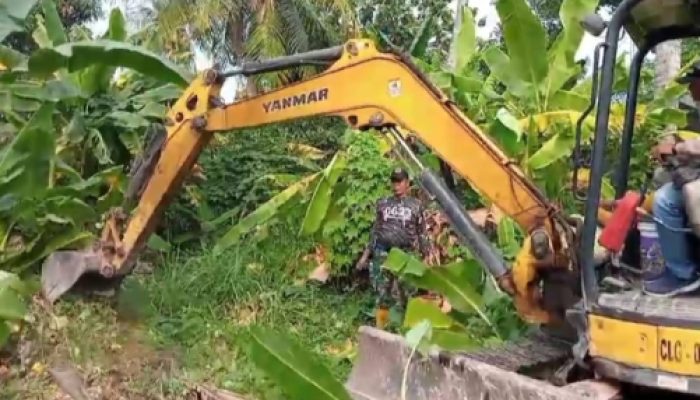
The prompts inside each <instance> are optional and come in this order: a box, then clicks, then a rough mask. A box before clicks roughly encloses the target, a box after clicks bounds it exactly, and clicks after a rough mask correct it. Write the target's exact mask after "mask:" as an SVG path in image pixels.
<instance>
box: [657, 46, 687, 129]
mask: <svg viewBox="0 0 700 400" xmlns="http://www.w3.org/2000/svg"><path fill="white" fill-rule="evenodd" d="M680 69H681V41H680V40H672V41H667V42H664V43H661V44H659V45H658V46H656V61H655V64H654V90H655V92H656V93H657V94H660V93H661V92H662V91H663V90H664V88H665V87H666V85H668V84H669V83H670V82H671V81H672V80H673V78H674V77H675V76H676V75H677V74H678V72H679V71H680ZM666 107H678V100H677V99H674V100H672V101H670V102H669V103H668V104H666ZM677 128H678V127H676V126H674V125H670V124H669V125H668V126H666V129H665V130H664V135H668V134H672V133H673V132H674V131H675V130H676V129H677Z"/></svg>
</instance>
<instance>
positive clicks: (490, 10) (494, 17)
mask: <svg viewBox="0 0 700 400" xmlns="http://www.w3.org/2000/svg"><path fill="white" fill-rule="evenodd" d="M465 2H466V3H468V4H469V5H470V6H471V7H477V9H478V12H477V15H476V16H475V17H476V20H477V21H478V20H480V19H481V18H484V17H485V21H486V23H485V25H484V26H483V27H478V26H477V36H479V37H481V38H488V36H489V35H490V33H491V32H492V31H493V29H494V28H495V27H496V25H497V23H498V13H497V12H496V7H495V6H494V5H493V4H492V2H493V0H466V1H465ZM103 4H105V7H104V8H105V10H108V9H111V8H112V7H114V6H115V5H116V6H119V7H121V8H122V10H123V3H122V1H121V0H103ZM451 6H452V9H453V11H454V10H455V9H456V7H457V4H456V1H455V0H452V4H451ZM105 14H107V15H108V14H109V13H105ZM601 16H602V17H603V18H604V19H606V20H607V19H609V17H610V15H609V14H607V13H605V12H601ZM88 26H89V27H90V28H91V29H92V30H93V31H94V32H95V33H97V34H101V33H102V32H104V31H105V30H106V29H107V18H106V17H104V18H101V19H99V20H97V21H94V22H93V23H91V24H89V25H88ZM604 39H605V32H603V34H601V35H600V36H599V37H594V36H592V35H590V34H588V33H585V35H584V38H583V40H582V42H581V46H580V47H579V49H578V51H577V53H576V58H577V59H587V60H589V61H590V60H591V58H592V57H593V51H594V49H595V46H596V44H598V43H600V42H602V41H603V40H604ZM633 53H634V45H633V44H632V41H631V40H630V39H629V37H628V36H625V37H624V38H623V39H622V40H621V41H620V44H619V46H618V54H628V58H627V59H628V61H629V58H630V57H631V56H629V55H630V54H633ZM195 65H196V68H197V70H198V71H201V70H204V69H206V68H208V67H210V66H211V65H212V61H211V59H209V58H208V57H207V56H206V55H205V54H203V53H202V52H201V51H197V50H195ZM590 65H591V63H590V62H589V63H587V66H588V70H587V72H588V73H590V72H591V69H590ZM230 81H233V80H230ZM231 83H233V82H231ZM222 91H223V93H222V94H223V97H224V98H225V99H226V100H231V98H232V95H233V91H234V87H233V86H232V85H224V87H223V88H222Z"/></svg>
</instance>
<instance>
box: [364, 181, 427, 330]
mask: <svg viewBox="0 0 700 400" xmlns="http://www.w3.org/2000/svg"><path fill="white" fill-rule="evenodd" d="M391 185H392V190H393V192H394V195H393V196H390V197H385V198H382V199H380V200H379V201H378V202H377V209H376V210H377V211H376V212H377V214H376V217H375V221H374V226H373V227H372V232H371V235H370V242H369V244H368V246H367V248H366V249H365V251H364V253H363V254H362V257H361V258H360V261H359V262H358V263H357V268H358V269H364V268H366V267H367V262H368V261H369V260H370V256H371V262H370V263H369V264H370V271H369V273H370V278H371V280H372V286H373V288H374V290H375V291H376V292H377V299H376V307H377V310H376V314H375V317H376V325H377V327H378V328H380V329H383V328H384V327H385V326H386V323H387V322H388V320H389V308H390V307H391V305H392V302H393V301H396V303H398V304H397V305H398V306H399V307H400V308H401V309H405V307H406V301H407V293H406V291H405V290H406V289H405V288H403V287H401V286H402V285H400V284H399V282H398V281H397V279H396V277H395V276H393V274H392V273H391V272H390V271H389V270H387V269H385V268H384V267H383V263H384V261H385V260H386V258H387V256H388V254H389V251H391V249H392V248H394V247H396V248H399V249H401V250H403V251H406V252H413V251H416V250H418V251H419V252H420V253H421V256H423V257H425V256H426V255H427V254H428V251H429V249H428V238H427V231H426V226H425V221H424V216H423V211H424V209H423V206H422V204H421V202H420V201H419V200H418V199H416V198H415V197H413V196H411V195H410V190H411V184H410V180H409V178H408V173H406V171H404V170H403V169H401V168H398V169H396V170H394V171H393V173H392V174H391ZM394 284H396V286H397V288H396V289H397V291H398V296H396V297H394V296H392V289H393V288H394ZM392 300H393V301H392Z"/></svg>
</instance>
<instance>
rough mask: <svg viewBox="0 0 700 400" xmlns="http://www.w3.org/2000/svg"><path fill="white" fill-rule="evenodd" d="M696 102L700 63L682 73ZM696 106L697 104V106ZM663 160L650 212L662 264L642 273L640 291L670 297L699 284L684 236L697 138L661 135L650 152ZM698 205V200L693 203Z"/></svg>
mask: <svg viewBox="0 0 700 400" xmlns="http://www.w3.org/2000/svg"><path fill="white" fill-rule="evenodd" d="M681 82H682V83H689V89H690V93H691V94H692V97H693V100H694V101H695V104H696V105H700V65H699V66H696V67H695V69H694V70H693V71H692V72H691V73H689V74H688V75H687V76H685V77H684V78H683V79H682V80H681ZM698 110H700V107H698ZM652 154H653V156H654V157H655V158H656V159H658V160H663V161H666V164H667V165H669V166H668V167H667V168H668V169H669V172H670V178H671V181H670V182H667V183H665V184H664V185H663V186H661V187H660V188H659V189H658V190H657V191H656V192H655V193H654V202H653V215H654V219H655V221H656V230H657V232H658V236H659V244H660V245H661V254H662V256H663V258H664V262H665V268H663V270H662V271H661V272H660V273H658V274H657V275H656V276H651V277H646V278H645V281H644V291H645V292H646V293H647V294H649V295H654V296H659V297H671V296H675V295H679V294H683V293H690V292H693V291H695V290H697V289H698V288H700V276H699V275H698V268H697V265H696V264H695V261H694V259H693V256H692V255H693V248H692V245H691V243H690V242H689V240H688V235H692V233H689V230H688V215H687V209H686V206H687V204H686V203H687V200H686V198H685V196H684V194H683V187H684V185H686V184H688V183H690V182H694V181H696V180H697V179H699V178H700V139H691V140H681V139H680V138H679V137H669V138H666V139H664V140H663V141H662V142H661V143H660V144H659V145H658V146H656V147H655V148H654V150H653V152H652ZM697 206H698V207H700V204H698V205H697Z"/></svg>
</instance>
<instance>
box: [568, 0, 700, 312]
mask: <svg viewBox="0 0 700 400" xmlns="http://www.w3.org/2000/svg"><path fill="white" fill-rule="evenodd" d="M606 25H607V32H606V37H605V41H604V42H602V43H600V44H599V45H598V46H597V47H596V50H595V54H594V60H595V61H594V71H593V92H592V94H591V105H590V107H589V109H588V110H587V111H588V112H590V111H592V110H593V108H594V107H595V106H596V105H597V109H596V119H595V121H596V122H595V133H594V137H593V148H592V151H591V162H590V170H591V172H590V180H589V186H588V191H587V195H586V198H585V212H584V217H585V218H584V221H585V222H584V226H583V232H582V236H581V242H580V244H579V257H580V258H579V260H580V264H579V267H580V269H581V279H582V281H583V282H582V285H583V292H584V293H583V295H584V303H585V307H586V309H587V310H590V307H591V305H592V304H595V303H597V299H598V294H599V288H598V284H597V279H596V273H595V263H594V258H593V252H594V246H595V234H596V228H597V226H596V225H597V218H596V217H597V212H598V206H599V200H600V195H601V187H602V178H603V174H604V172H605V170H604V168H605V149H606V145H607V139H608V123H609V118H610V105H611V101H612V95H613V83H614V81H615V60H616V58H617V50H618V40H619V38H620V35H621V34H622V30H623V29H624V30H625V32H626V33H627V34H628V35H629V36H630V38H631V39H632V41H633V42H634V44H635V46H636V47H637V52H636V53H635V54H634V56H633V57H632V61H631V65H630V71H629V86H628V90H627V98H626V105H625V119H624V125H623V131H622V137H621V143H620V145H621V153H620V158H619V161H618V166H617V169H616V171H615V176H614V185H615V194H616V198H620V197H622V196H623V195H624V193H625V191H626V190H627V184H628V179H629V165H630V159H631V150H632V139H633V136H634V116H635V114H636V110H637V95H638V92H639V81H640V75H641V70H642V64H643V62H644V59H645V57H646V56H647V55H648V53H649V52H650V51H652V50H653V49H654V47H656V46H657V45H658V44H660V43H663V42H666V41H670V40H676V39H684V38H693V37H700V0H624V1H623V2H622V3H621V4H620V5H619V6H618V7H617V9H616V10H615V12H614V13H613V15H612V17H611V19H610V21H609V22H608V23H607V24H606ZM601 55H602V59H603V62H602V65H600V67H599V66H598V64H599V62H598V61H599V57H600V56H601ZM599 72H600V84H599V85H598V74H599ZM587 114H588V113H584V116H582V119H583V118H585V117H586V116H587ZM579 125H580V124H579ZM576 149H577V151H576V152H577V153H579V154H580V134H577V143H576ZM575 163H576V165H575V166H574V167H575V168H577V167H578V166H579V165H578V163H579V161H577V160H575Z"/></svg>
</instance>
